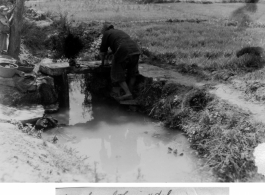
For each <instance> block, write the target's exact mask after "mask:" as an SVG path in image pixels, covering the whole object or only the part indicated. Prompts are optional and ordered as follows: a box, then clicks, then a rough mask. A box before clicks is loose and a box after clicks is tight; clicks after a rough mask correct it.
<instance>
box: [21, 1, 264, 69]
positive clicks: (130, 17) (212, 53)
mask: <svg viewBox="0 0 265 195" xmlns="http://www.w3.org/2000/svg"><path fill="white" fill-rule="evenodd" d="M129 2H130V1H122V0H108V1H103V0H91V1H85V0H78V1H69V0H64V1H61V0H60V1H59V0H50V1H28V2H27V3H26V5H27V6H28V7H35V8H37V9H40V10H43V11H45V12H47V13H48V14H50V15H54V14H55V13H57V14H58V13H59V14H61V15H62V14H64V15H67V18H68V20H69V21H78V22H90V21H101V22H102V21H105V20H108V21H112V22H113V23H114V24H115V26H116V28H120V29H122V30H124V31H126V32H127V33H129V34H130V35H131V36H132V37H133V38H134V39H135V40H136V41H137V42H138V43H139V44H140V45H141V46H142V48H145V49H147V50H148V51H149V52H151V53H152V54H153V55H155V56H156V58H155V59H158V60H159V61H161V62H166V63H168V64H173V65H174V66H178V65H179V64H185V65H194V64H195V65H196V66H199V67H202V68H204V69H210V70H211V71H215V70H220V69H223V68H224V67H225V68H229V69H230V71H232V72H235V71H237V68H236V67H233V66H231V64H233V62H234V60H235V59H234V58H235V53H236V51H238V50H240V49H241V48H243V47H246V46H261V47H263V46H264V37H265V36H264V31H263V30H262V28H249V29H248V28H243V29H239V28H238V27H236V26H233V25H231V26H230V25H227V24H228V23H229V21H230V20H229V19H231V20H233V19H234V18H233V12H234V11H235V10H237V9H239V8H241V7H243V6H244V5H245V4H243V3H213V4H197V3H163V4H136V3H129ZM263 10H265V4H264V3H259V4H258V5H257V10H255V12H252V13H250V14H248V15H249V16H248V17H249V18H250V19H249V20H248V21H251V22H253V23H258V24H259V23H260V21H261V20H262V18H263V17H264V12H263Z"/></svg>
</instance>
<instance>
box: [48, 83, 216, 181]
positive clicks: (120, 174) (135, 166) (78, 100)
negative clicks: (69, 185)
mask: <svg viewBox="0 0 265 195" xmlns="http://www.w3.org/2000/svg"><path fill="white" fill-rule="evenodd" d="M70 88H71V89H70V111H66V110H65V111H64V110H62V111H61V112H60V113H57V114H56V115H54V116H55V117H56V118H57V119H59V122H60V123H64V124H68V125H69V126H66V127H63V128H59V129H55V130H51V131H49V132H47V133H46V135H45V136H46V138H48V137H51V136H53V135H57V136H58V138H59V143H58V144H62V145H64V146H66V147H71V148H73V149H75V151H76V152H78V153H79V154H81V155H85V156H87V157H88V159H87V161H88V162H89V163H90V164H91V169H92V170H93V171H94V172H95V181H96V182H98V181H101V180H102V181H108V182H202V181H213V179H212V177H211V176H210V174H208V173H207V172H205V171H199V170H200V167H201V165H200V163H199V160H198V159H197V158H196V156H195V154H194V151H192V150H191V149H190V148H189V143H188V141H187V139H186V137H185V136H184V135H183V134H182V133H181V132H178V131H175V130H174V131H172V130H169V129H166V128H164V127H162V126H161V125H160V124H159V122H156V121H154V120H151V119H150V118H148V117H146V116H143V115H141V114H139V113H134V112H129V111H128V110H127V109H126V108H124V107H120V106H119V105H118V104H116V103H115V102H107V101H106V100H103V99H99V98H95V97H91V96H88V97H87V98H88V99H90V100H91V101H87V102H86V104H84V99H85V95H84V93H83V92H82V90H83V89H84V87H83V83H82V81H81V80H80V79H70ZM90 102H91V103H90ZM169 148H172V151H171V150H170V149H169Z"/></svg>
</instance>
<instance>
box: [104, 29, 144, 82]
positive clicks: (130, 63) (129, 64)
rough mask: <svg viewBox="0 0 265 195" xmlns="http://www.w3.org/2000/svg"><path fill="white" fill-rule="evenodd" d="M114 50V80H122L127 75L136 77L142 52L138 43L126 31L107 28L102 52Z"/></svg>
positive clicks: (112, 72)
mask: <svg viewBox="0 0 265 195" xmlns="http://www.w3.org/2000/svg"><path fill="white" fill-rule="evenodd" d="M109 47H110V49H111V50H112V53H113V54H114V58H113V61H112V69H111V78H112V80H113V82H122V81H125V80H126V76H125V75H126V69H127V71H128V72H127V76H129V77H135V76H136V74H137V73H138V61H139V55H140V53H141V51H140V48H139V47H138V45H137V44H136V43H135V42H134V41H133V40H132V39H131V38H130V36H129V35H127V34H126V33H125V32H123V31H121V30H117V29H110V30H107V31H106V32H105V33H104V34H103V37H102V42H101V46H100V52H107V51H108V48H109Z"/></svg>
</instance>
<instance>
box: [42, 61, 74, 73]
mask: <svg viewBox="0 0 265 195" xmlns="http://www.w3.org/2000/svg"><path fill="white" fill-rule="evenodd" d="M39 70H40V72H42V73H44V74H47V75H49V76H60V75H62V74H64V73H65V72H69V71H70V66H69V64H68V62H60V63H43V64H40V69H39Z"/></svg>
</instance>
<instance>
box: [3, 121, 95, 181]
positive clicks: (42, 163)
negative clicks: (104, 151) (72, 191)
mask: <svg viewBox="0 0 265 195" xmlns="http://www.w3.org/2000/svg"><path fill="white" fill-rule="evenodd" d="M0 137H1V139H0V145H1V147H0V153H1V156H0V181H1V182H94V178H93V173H92V170H91V169H90V167H89V166H88V165H87V164H86V163H85V161H83V160H82V158H80V157H78V155H77V153H76V152H75V151H72V150H71V149H66V148H62V147H59V146H57V145H54V144H52V143H50V142H44V141H43V140H42V139H38V138H35V137H32V136H29V135H27V134H25V133H22V132H21V131H20V130H18V129H17V128H16V126H14V125H12V124H8V123H0Z"/></svg>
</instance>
